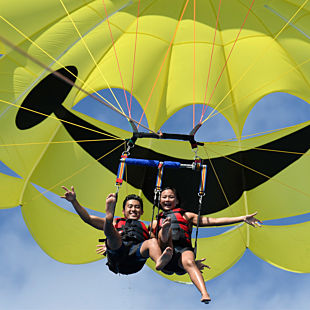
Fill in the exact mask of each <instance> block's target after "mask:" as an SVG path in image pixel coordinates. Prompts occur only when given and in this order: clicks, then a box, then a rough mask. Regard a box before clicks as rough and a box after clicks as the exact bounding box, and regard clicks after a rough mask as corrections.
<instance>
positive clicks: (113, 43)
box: [102, 0, 131, 118]
mask: <svg viewBox="0 0 310 310" xmlns="http://www.w3.org/2000/svg"><path fill="white" fill-rule="evenodd" d="M102 3H103V6H104V11H105V14H106V17H107V23H108V26H109V30H110V36H111V40H112V45H113V49H114V55H115V58H116V62H117V66H118V71H119V74H120V78H121V81H122V85H123V91H124V96H125V100H126V104H127V109H128V113H129V117H130V118H131V111H130V109H129V104H128V99H127V94H126V91H125V85H124V81H123V76H122V71H121V67H120V64H119V61H118V57H117V52H116V48H115V42H114V38H113V34H112V30H111V25H110V21H109V17H108V12H107V8H106V5H105V2H104V0H102Z"/></svg>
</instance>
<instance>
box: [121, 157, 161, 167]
mask: <svg viewBox="0 0 310 310" xmlns="http://www.w3.org/2000/svg"><path fill="white" fill-rule="evenodd" d="M125 163H126V164H127V165H136V166H149V167H158V164H159V161H158V160H152V159H138V158H126V159H125Z"/></svg>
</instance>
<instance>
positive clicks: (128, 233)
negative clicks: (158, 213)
mask: <svg viewBox="0 0 310 310" xmlns="http://www.w3.org/2000/svg"><path fill="white" fill-rule="evenodd" d="M114 227H115V228H116V229H117V231H119V232H120V234H121V236H122V240H123V241H132V242H133V243H135V244H138V243H140V242H143V241H145V240H147V239H149V232H148V229H147V227H146V226H145V224H144V223H143V222H141V221H138V220H132V219H126V218H124V217H121V218H117V219H116V223H115V225H114Z"/></svg>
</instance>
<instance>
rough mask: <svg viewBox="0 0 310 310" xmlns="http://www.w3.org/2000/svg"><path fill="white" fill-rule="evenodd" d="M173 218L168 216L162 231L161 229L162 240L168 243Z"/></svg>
mask: <svg viewBox="0 0 310 310" xmlns="http://www.w3.org/2000/svg"><path fill="white" fill-rule="evenodd" d="M170 228H171V218H170V217H167V218H165V219H164V221H163V226H162V231H161V237H160V238H161V241H162V242H163V243H167V242H168V240H169V237H170V234H171V229H170Z"/></svg>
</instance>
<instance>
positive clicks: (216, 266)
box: [147, 225, 247, 283]
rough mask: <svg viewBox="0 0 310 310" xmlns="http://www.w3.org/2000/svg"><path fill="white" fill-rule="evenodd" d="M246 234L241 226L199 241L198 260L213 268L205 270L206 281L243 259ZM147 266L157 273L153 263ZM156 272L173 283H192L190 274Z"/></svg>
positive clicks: (150, 262)
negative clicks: (202, 260) (203, 259)
mask: <svg viewBox="0 0 310 310" xmlns="http://www.w3.org/2000/svg"><path fill="white" fill-rule="evenodd" d="M199 229H202V230H203V229H207V228H199ZM246 234H247V230H246V227H245V226H244V225H241V226H239V227H237V228H235V229H232V230H230V231H228V232H226V233H223V234H221V235H218V236H215V237H210V238H201V239H198V257H197V258H196V259H201V258H206V260H205V263H206V264H207V265H209V266H210V267H211V269H205V271H204V276H205V279H207V280H211V279H213V278H215V277H217V276H219V275H220V274H222V273H223V272H225V271H226V270H227V269H229V268H230V267H231V266H233V265H234V264H235V263H236V262H237V261H238V260H239V259H240V258H241V256H242V255H243V253H244V251H245V249H246V245H245V242H246V238H247V237H246ZM192 242H194V239H192ZM147 265H148V266H150V267H151V268H152V269H153V270H154V271H156V269H155V264H154V263H153V261H151V260H148V261H147ZM156 272H157V273H159V274H160V275H162V276H163V277H165V278H167V279H169V280H172V281H176V282H183V283H190V282H191V281H190V278H189V276H188V274H186V275H183V276H178V275H172V276H168V275H165V274H164V273H162V272H158V271H156Z"/></svg>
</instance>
